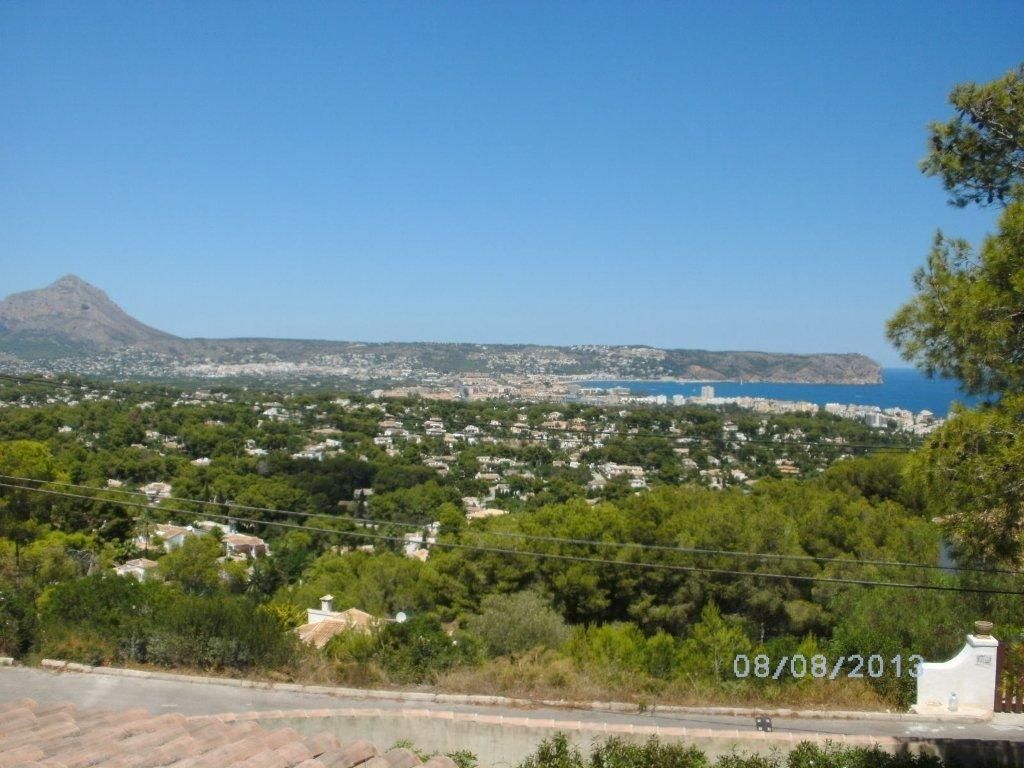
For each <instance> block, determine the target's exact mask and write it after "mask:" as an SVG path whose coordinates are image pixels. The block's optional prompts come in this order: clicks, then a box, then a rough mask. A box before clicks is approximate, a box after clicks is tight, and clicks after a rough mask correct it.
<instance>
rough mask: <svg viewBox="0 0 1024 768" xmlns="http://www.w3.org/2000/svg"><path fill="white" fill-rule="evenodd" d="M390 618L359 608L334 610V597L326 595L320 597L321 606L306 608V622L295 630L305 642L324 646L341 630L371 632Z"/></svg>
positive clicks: (319, 646)
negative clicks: (380, 616)
mask: <svg viewBox="0 0 1024 768" xmlns="http://www.w3.org/2000/svg"><path fill="white" fill-rule="evenodd" d="M387 621H389V619H382V618H379V617H377V616H374V615H372V614H369V613H367V612H366V611H361V610H359V609H358V608H349V609H348V610H347V611H336V610H334V597H333V596H332V595H324V596H323V597H321V598H320V608H319V609H317V608H308V609H306V623H305V624H303V625H302V626H301V627H299V628H298V629H296V630H295V631H296V632H297V633H298V635H299V639H300V640H302V642H304V643H312V644H313V645H315V646H316V647H317V648H323V647H324V646H325V645H327V643H328V642H330V640H331V638H332V637H334V636H335V635H337V634H340V633H341V632H360V633H363V634H369V633H370V632H372V631H373V629H374V628H375V627H379V626H381V625H382V624H384V623H385V622H387Z"/></svg>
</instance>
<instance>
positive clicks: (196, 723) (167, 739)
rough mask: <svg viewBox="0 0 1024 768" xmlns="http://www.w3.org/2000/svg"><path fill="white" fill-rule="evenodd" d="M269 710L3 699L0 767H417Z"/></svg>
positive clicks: (401, 753)
mask: <svg viewBox="0 0 1024 768" xmlns="http://www.w3.org/2000/svg"><path fill="white" fill-rule="evenodd" d="M284 714H287V713H284ZM264 715H265V713H264ZM264 715H259V714H255V713H242V714H240V715H238V716H229V715H225V716H216V717H208V716H204V717H194V718H188V717H185V716H183V715H181V714H177V713H173V714H163V715H154V714H151V713H149V712H146V711H145V710H142V709H135V710H128V711H126V712H116V711H112V710H103V709H81V710H80V709H77V708H76V707H74V706H72V705H70V704H66V703H65V704H56V705H50V706H46V707H40V706H38V705H37V704H36V702H34V701H32V700H31V699H22V700H20V701H14V702H5V703H3V704H0V768H18V767H19V766H29V765H32V766H35V765H39V766H46V768H164V767H166V768H224V767H225V766H232V767H234V768H296V766H299V767H300V768H354V766H365V768H416V767H417V766H419V765H420V760H419V759H418V758H417V757H416V755H415V754H414V753H413V752H411V751H409V750H407V749H393V750H391V751H390V752H388V753H387V754H386V755H381V754H380V752H378V750H377V748H376V747H374V745H373V744H371V743H370V742H368V741H362V740H360V741H352V742H344V743H343V742H341V741H339V740H338V738H337V737H336V736H334V735H332V734H329V733H320V734H317V735H315V736H309V737H306V736H303V735H301V734H300V733H298V732H297V731H296V730H295V729H293V728H279V729H275V730H267V729H265V728H263V727H262V726H260V725H259V723H258V722H257V720H259V719H263V718H264ZM282 716H283V715H282ZM250 717H251V719H249V718H250ZM271 719H273V718H271ZM263 721H264V722H266V720H265V719H264V720H263ZM445 760H447V759H446V758H445ZM431 768H454V764H452V763H451V762H450V761H447V762H433V763H432V764H431Z"/></svg>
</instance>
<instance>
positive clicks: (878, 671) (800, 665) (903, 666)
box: [732, 653, 924, 680]
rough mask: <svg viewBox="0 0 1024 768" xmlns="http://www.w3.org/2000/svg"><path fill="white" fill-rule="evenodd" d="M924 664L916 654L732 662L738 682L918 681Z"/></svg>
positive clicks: (744, 657) (763, 658) (757, 658)
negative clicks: (752, 679) (893, 678)
mask: <svg viewBox="0 0 1024 768" xmlns="http://www.w3.org/2000/svg"><path fill="white" fill-rule="evenodd" d="M923 662H924V657H922V656H921V655H919V654H916V653H915V654H912V655H910V656H907V657H903V656H901V655H900V654H897V655H895V656H893V657H892V658H889V659H887V658H886V657H885V656H883V655H882V654H880V653H873V654H870V655H862V654H859V653H855V654H852V655H850V656H840V657H839V658H838V659H829V658H828V657H827V656H825V655H824V654H820V653H818V654H815V655H814V656H811V657H807V656H804V655H803V654H800V653H797V654H795V655H793V656H783V657H782V658H780V659H773V658H772V657H771V656H769V655H768V654H765V653H759V654H757V655H756V656H753V657H751V656H748V655H747V654H745V653H740V654H737V655H736V656H735V657H734V658H733V660H732V671H733V674H734V675H736V677H738V678H745V677H756V678H761V679H767V678H771V679H772V680H779V679H781V678H783V677H794V678H802V677H807V676H810V677H816V678H818V679H826V678H827V679H828V680H835V679H836V678H837V677H840V676H841V675H843V674H845V675H846V677H874V678H879V677H883V676H884V675H885V674H887V673H888V674H890V675H895V676H896V677H902V676H903V675H904V674H906V675H908V676H910V677H917V676H918V675H919V674H920V666H919V665H920V664H922V663H923Z"/></svg>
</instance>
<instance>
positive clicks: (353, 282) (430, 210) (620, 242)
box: [0, 2, 1021, 368]
mask: <svg viewBox="0 0 1024 768" xmlns="http://www.w3.org/2000/svg"><path fill="white" fill-rule="evenodd" d="M1015 10H1016V9H1014V8H1011V7H1009V6H1008V5H1006V4H1002V3H998V2H988V3H978V4H972V5H971V6H970V7H969V8H968V7H964V6H962V5H960V4H955V3H950V2H941V3H923V2H918V3H907V4H902V5H900V6H897V7H892V6H889V5H885V4H882V3H868V4H861V5H857V6H855V7H853V6H850V7H848V6H843V5H839V4H832V5H824V4H822V5H817V4H806V3H788V4H785V5H781V6H775V7H771V8H769V7H758V6H744V5H740V4H702V5H697V4H694V5H685V6H684V5H650V6H644V5H627V4H621V3H619V4H616V3H587V4H584V3H568V4H565V5H559V6H550V5H547V4H542V3H517V4H490V5H486V6H479V5H475V4H469V3H451V2H442V3H436V4H431V5H429V6H428V5H413V4H397V3H387V2H385V3H380V4H374V5H373V6H365V5H357V4H336V3H320V2H307V3H302V4H299V5H294V6H287V7H283V6H275V5H272V4H264V3H256V4H252V5H247V6H245V7H244V12H242V7H241V6H237V5H229V4H201V3H188V2H183V3H179V4H174V5H166V6H154V5H147V6H131V5H123V4H115V3H102V2H101V3H97V4H89V5H88V6H81V5H76V4H73V3H67V2H57V3H52V4H46V5H30V4H13V3H11V4H4V5H0V30H2V31H3V35H4V40H5V44H4V46H3V47H2V49H0V72H2V75H0V95H2V97H3V98H4V103H5V104H6V105H7V106H8V109H7V115H6V117H7V119H6V120H5V121H3V123H0V153H2V154H0V162H2V163H3V166H4V168H5V173H4V174H3V176H2V177H0V204H2V205H3V208H4V210H5V213H6V215H5V217H4V218H3V220H2V223H0V272H2V274H3V275H4V280H3V284H2V286H0V293H2V294H3V295H8V294H10V293H16V292H19V291H24V290H32V289H37V288H42V287H44V286H45V285H48V284H50V283H52V282H53V281H54V280H56V279H57V278H59V277H60V276H61V275H64V274H66V273H73V274H76V275H78V276H80V277H81V278H83V279H85V280H87V281H88V282H90V283H92V284H94V285H96V286H97V287H99V288H101V289H102V290H104V291H106V292H107V293H108V294H109V295H110V297H111V299H112V300H114V301H115V302H117V303H118V304H119V305H120V306H121V307H122V308H123V309H124V310H125V311H126V312H128V313H129V314H130V315H132V316H134V317H136V318H137V319H139V320H140V321H142V322H144V323H146V324H148V325H152V326H154V327H156V328H159V329H161V330H164V331H167V332H169V333H172V334H175V335H177V336H182V337H207V338H230V337H236V338H238V337H272V338H296V339H316V338H319V339H330V340H347V341H366V342H376V341H386V340H398V341H417V340H419V341H433V342H452V343H456V342H466V343H483V344H556V345H559V346H568V345H574V344H612V345H619V344H643V345H649V346H654V347H662V348H677V349H708V350H729V351H743V350H756V351H765V352H792V353H822V352H830V353H843V352H859V353H862V354H865V355H868V356H869V357H871V358H873V359H875V360H876V361H878V362H879V363H880V364H881V365H882V366H883V367H885V368H906V367H909V366H907V364H906V363H905V362H903V361H901V360H900V359H899V357H898V355H897V354H896V353H895V351H894V350H893V349H892V348H891V347H890V346H889V345H888V343H887V342H886V341H885V338H884V323H885V321H886V319H887V318H888V317H890V316H891V315H892V314H893V313H894V312H895V311H896V309H897V308H898V307H899V305H900V304H901V303H903V302H904V301H905V300H906V299H907V298H909V297H910V295H911V292H912V282H911V280H912V275H913V272H914V270H915V269H916V268H917V267H918V266H920V265H921V264H923V262H924V260H925V256H926V254H927V252H928V248H929V246H930V244H931V241H932V238H933V236H934V233H935V231H936V229H939V228H941V229H942V230H943V231H944V232H946V233H947V234H949V235H953V236H962V237H965V238H967V239H969V240H971V241H972V242H974V243H977V242H978V241H979V240H980V238H981V237H982V236H983V234H984V233H985V232H986V231H990V230H991V229H992V228H993V221H994V217H995V212H994V211H991V210H989V211H984V210H972V209H964V210H960V209H954V208H952V207H951V206H949V205H948V204H947V203H946V196H945V194H944V192H943V191H942V189H941V186H940V184H939V183H938V181H936V180H934V179H929V178H926V177H924V176H922V175H921V173H920V172H919V171H918V169H917V167H916V163H917V161H918V160H919V159H920V158H921V157H922V156H923V154H924V152H925V138H926V125H927V123H928V122H930V121H934V120H944V119H948V117H949V116H950V115H951V112H950V108H949V106H948V104H947V103H946V96H947V94H948V92H949V90H950V89H951V88H952V87H953V85H954V84H956V83H957V82H961V81H965V80H976V81H985V80H990V79H992V78H994V77H997V76H999V75H1002V74H1004V73H1005V72H1006V71H1008V70H1009V69H1011V68H1013V67H1014V66H1016V65H1017V64H1019V63H1020V61H1021V49H1020V35H1019V32H1017V33H1015V32H1014V31H1013V30H1015V29H1019V18H1018V13H1016V12H1015ZM976 39H984V41H985V45H984V46H976V47H973V48H972V47H969V46H967V45H965V44H964V41H965V40H976Z"/></svg>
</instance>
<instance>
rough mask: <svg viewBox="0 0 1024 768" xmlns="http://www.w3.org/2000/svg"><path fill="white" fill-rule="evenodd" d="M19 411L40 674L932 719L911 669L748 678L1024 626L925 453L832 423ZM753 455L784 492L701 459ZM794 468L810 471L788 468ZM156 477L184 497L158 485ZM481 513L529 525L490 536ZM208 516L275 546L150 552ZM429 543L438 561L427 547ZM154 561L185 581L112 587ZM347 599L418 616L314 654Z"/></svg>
mask: <svg viewBox="0 0 1024 768" xmlns="http://www.w3.org/2000/svg"><path fill="white" fill-rule="evenodd" d="M0 402H3V403H4V407H3V408H0V475H2V476H3V477H2V478H0V535H2V536H3V538H2V539H0V597H2V600H0V627H2V630H3V631H2V633H0V651H2V652H5V653H8V654H12V655H16V656H20V657H27V658H36V657H47V656H49V657H60V658H66V659H73V660H80V661H86V662H90V663H117V664H126V663H129V664H158V665H164V666H170V667H175V668H205V669H212V670H223V671H234V672H240V671H245V672H248V673H262V674H276V675H286V676H288V677H289V678H295V679H320V680H325V679H326V680H332V681H339V682H345V683H350V684H365V685H388V684H394V685H414V684H415V685H418V684H431V685H436V686H441V687H447V688H453V689H459V690H469V691H473V690H480V691H489V692H493V691H495V690H501V691H505V692H508V693H515V694H518V695H528V696H545V697H555V698H562V697H564V698H573V697H581V698H582V697H586V698H594V697H599V696H608V697H611V696H614V697H619V698H629V699H632V700H636V701H639V702H651V703H653V702H656V701H679V702H687V701H719V702H738V701H747V702H750V701H774V702H792V703H799V702H807V703H813V702H831V703H836V704H843V705H849V706H880V705H882V704H883V703H884V704H887V705H892V704H897V703H898V704H905V703H906V702H907V700H908V697H910V696H911V692H912V691H913V678H912V677H911V676H910V675H909V673H908V670H907V669H906V668H904V669H903V670H902V671H901V674H899V675H897V674H895V670H894V669H892V665H891V664H890V670H889V671H888V672H887V673H886V674H885V675H883V676H881V677H878V678H872V677H870V676H868V675H863V676H862V677H860V678H852V679H851V678H850V677H848V676H847V673H846V671H843V672H842V673H841V674H839V675H838V676H837V677H836V679H834V680H829V679H827V678H826V679H815V678H814V676H812V675H811V674H809V673H808V674H803V675H801V676H800V677H794V675H792V674H789V673H788V672H787V673H786V674H781V675H779V677H778V679H774V680H773V679H771V678H770V677H769V678H768V679H759V678H758V677H757V676H755V675H752V674H748V675H746V676H745V677H743V678H738V677H737V671H738V669H739V668H738V667H737V666H736V663H735V659H736V656H737V655H738V654H742V655H744V656H746V657H748V658H750V659H753V658H755V657H756V656H757V655H758V654H764V655H766V656H767V657H769V658H772V659H781V658H782V657H783V656H789V657H792V656H794V655H796V654H800V655H802V656H803V657H805V658H806V659H808V660H810V659H811V658H812V657H815V656H824V657H826V658H828V659H838V658H839V657H841V656H847V657H848V656H850V655H853V654H859V655H862V656H864V657H865V658H867V657H868V656H870V655H873V654H879V655H881V656H882V657H884V658H885V659H886V660H887V661H888V660H890V659H892V658H893V657H896V656H901V657H902V658H903V659H906V658H909V657H910V656H911V655H913V654H919V655H921V656H923V657H924V658H926V659H929V660H930V659H937V658H943V657H945V656H946V655H948V654H950V653H951V652H953V651H955V650H956V649H957V648H958V647H959V646H960V645H961V643H962V640H963V636H964V633H965V631H966V630H968V629H969V628H970V626H971V622H972V621H973V620H974V619H977V618H982V617H984V618H989V619H992V620H994V621H996V622H997V626H999V627H1000V628H1001V629H1002V630H1003V631H1004V632H1013V633H1016V632H1017V631H1019V629H1022V628H1024V627H1020V628H1019V627H1016V626H1014V622H1019V618H1018V617H1019V616H1020V615H1021V613H1020V607H1021V605H1022V603H1021V601H1020V599H1019V598H1018V597H1013V596H1007V595H991V594H978V593H971V592H963V591H955V590H958V589H964V588H966V589H971V588H981V589H998V588H1000V587H1003V588H1006V587H1010V588H1013V587H1014V586H1015V585H1019V583H1020V582H1019V579H1016V577H1014V576H1011V575H1002V576H992V575H985V576H984V577H982V576H981V575H980V574H978V573H975V572H972V571H950V570H948V569H940V568H938V567H936V566H937V565H938V564H939V562H940V559H939V558H940V548H941V546H942V538H941V537H942V533H941V529H940V527H939V526H937V525H936V524H935V523H934V522H933V521H932V519H931V518H932V515H931V512H930V511H929V510H930V505H929V503H928V500H927V499H926V497H925V494H924V492H923V491H922V489H921V488H919V487H918V485H917V484H916V483H914V482H913V481H912V478H911V476H910V475H908V473H907V471H906V467H907V464H908V454H907V452H906V451H907V449H908V448H909V447H910V446H911V445H912V444H911V443H908V439H907V438H905V437H903V436H901V435H900V434H899V433H895V432H888V431H878V430H869V429H868V428H867V427H865V426H864V425H862V424H860V423H858V422H854V421H849V420H842V419H837V418H834V417H829V416H827V415H823V414H822V415H813V416H812V415H787V416H774V417H763V416H760V415H756V416H755V415H753V414H750V413H745V412H742V411H738V410H735V409H731V410H730V409H716V408H699V407H683V408H659V409H650V408H648V409H643V408H638V409H630V410H624V411H615V412H608V411H605V410H602V409H599V408H583V407H581V406H571V405H568V406H559V413H557V414H553V413H552V410H553V409H552V406H551V405H530V404H515V403H511V404H510V403H484V404H479V403H475V404H469V403H467V404H462V403H436V402H428V401H420V400H397V401H374V400H368V399H361V398H358V397H355V396H341V395H337V394H326V393H317V394H315V395H314V394H309V395H287V396H286V395H281V394H272V393H261V392H252V391H241V390H238V391H231V390H226V391H220V392H199V393H196V392H181V391H172V390H163V389H160V390H154V389H152V388H149V389H139V388H132V387H117V388H113V389H111V388H109V387H107V386H100V385H95V384H91V383H88V382H81V381H73V382H67V381H65V382H64V383H60V384H59V385H56V386H55V385H54V384H53V383H47V382H34V381H13V380H12V381H6V382H4V383H2V384H0ZM553 423H554V424H563V423H565V424H568V425H570V427H569V428H565V429H562V428H561V427H558V426H555V427H553V426H551V424H553ZM396 424H400V425H401V427H396V426H395V425H396ZM438 424H444V425H445V426H444V428H443V429H441V428H439V427H438ZM544 424H548V427H544ZM468 425H481V428H480V429H478V430H476V431H474V430H468V429H467V427H468ZM396 430H397V431H396ZM388 431H390V432H391V433H392V434H391V435H390V436H388V437H387V439H384V433H386V432H388ZM467 431H468V432H469V434H470V435H473V436H472V437H471V436H468V435H467V434H466V432H467ZM438 432H441V433H442V434H437V433H438ZM431 433H434V434H431ZM737 433H739V434H740V435H749V437H748V438H747V439H746V440H739V439H738V438H737ZM452 435H461V436H460V437H455V438H453V437H452ZM325 440H329V441H330V442H329V444H326V445H325V444H324V442H323V441H325ZM314 441H321V442H320V443H319V444H317V445H315V446H314V447H316V448H317V449H318V450H317V451H315V452H313V453H310V446H311V443H312V442H314ZM681 446H682V448H683V450H679V449H680V447H681ZM725 457H733V458H735V460H736V463H737V464H739V463H740V462H741V461H742V462H744V464H743V466H745V467H746V468H747V469H748V470H749V472H750V474H754V473H755V472H756V468H757V467H760V468H762V469H763V472H762V473H761V476H760V477H759V478H757V479H751V480H749V481H748V482H742V483H740V482H736V483H731V484H730V483H727V484H725V485H724V487H722V488H712V487H708V485H707V483H706V482H704V483H702V480H706V477H707V476H706V475H701V468H706V467H711V466H715V462H716V461H717V462H722V461H723V460H724V459H725ZM683 459H689V461H690V462H692V463H693V464H695V465H696V466H697V469H696V470H694V469H692V467H691V468H690V469H687V468H686V467H685V466H684V465H683V463H682V461H683ZM780 459H781V460H783V461H786V462H789V463H791V464H792V465H794V466H797V467H802V468H803V469H802V470H801V471H800V474H799V475H797V476H793V477H785V478H784V477H781V476H780V475H779V473H778V472H777V471H775V470H776V469H777V466H778V465H777V463H776V462H777V461H779V460H780ZM712 460H713V461H712ZM608 465H612V466H630V467H635V468H637V469H635V470H634V472H637V471H642V472H643V479H644V483H643V486H642V487H639V488H638V487H636V486H635V485H630V484H629V483H628V482H626V479H627V475H623V476H616V477H613V478H611V480H610V481H608V482H606V483H604V484H600V485H598V486H595V485H594V484H593V475H594V472H595V469H594V468H595V467H607V466H608ZM442 470H443V471H442ZM605 471H609V470H607V469H605ZM705 471H706V470H705ZM628 477H629V478H633V477H635V474H634V475H628ZM30 481H33V482H30ZM153 482H160V483H167V484H168V485H169V486H170V489H171V490H170V495H169V496H168V497H167V498H159V499H154V498H153V497H151V496H146V495H145V494H143V493H141V492H140V489H141V488H143V487H144V486H146V485H147V484H149V483H153ZM499 486H500V487H499ZM467 499H487V501H486V504H487V506H488V507H491V508H493V509H494V510H496V511H501V512H504V513H506V514H498V515H496V516H493V517H484V518H483V519H470V518H468V517H467V515H466V510H467V508H470V507H472V506H473V505H474V504H475V503H476V502H475V501H467ZM480 503H481V504H483V503H484V502H483V501H481V502H480ZM467 505H468V506H467ZM202 520H206V521H215V522H219V523H223V524H225V526H227V525H231V526H232V527H233V528H234V529H237V530H238V531H239V532H243V533H248V534H254V535H258V536H260V537H262V538H263V539H265V540H266V542H267V543H268V544H269V548H270V552H271V554H270V555H269V556H267V557H262V558H257V559H254V560H248V561H247V560H245V559H228V558H225V557H224V549H223V546H222V544H221V542H220V540H219V539H220V536H221V534H220V533H219V532H217V531H216V530H215V531H214V533H213V534H210V535H203V536H190V537H188V538H186V539H185V544H184V546H182V547H181V548H179V549H175V550H174V551H171V552H164V549H163V547H161V546H160V542H159V540H158V539H154V540H151V541H148V542H146V543H145V545H140V543H139V541H138V539H137V536H138V535H139V534H144V533H146V532H147V531H149V530H151V529H152V528H153V526H154V525H156V524H158V523H167V522H173V523H179V524H182V525H189V524H195V523H198V522H199V521H202ZM433 523H437V524H438V525H437V526H436V527H430V526H431V524H433ZM418 538H424V539H425V543H424V545H423V546H422V548H424V549H426V550H427V552H426V553H425V554H426V557H425V559H420V558H413V557H409V556H408V552H407V551H406V550H407V549H408V548H409V544H410V540H415V539H418ZM413 546H417V545H416V544H415V543H414V544H413ZM139 556H146V557H148V558H151V559H153V560H155V561H156V562H157V563H158V566H157V568H156V569H155V571H156V573H157V574H158V576H159V578H156V579H147V580H146V581H145V582H144V583H139V582H137V581H136V580H134V579H132V578H125V577H120V576H116V575H114V574H113V570H112V568H113V566H114V565H116V564H118V563H121V562H124V561H126V560H128V559H130V558H135V557H139ZM906 563H912V564H921V565H927V566H931V567H925V568H920V567H907V566H906V565H905V564H906ZM854 582H869V583H870V582H881V583H899V584H903V585H916V586H917V587H925V586H928V587H940V588H943V589H927V590H926V589H922V588H908V587H907V586H903V587H896V586H872V585H870V584H862V583H854ZM947 589H948V590H949V591H946V590H947ZM328 593H330V594H332V595H333V596H334V598H335V606H336V607H337V608H339V609H342V610H343V609H347V608H349V607H355V608H359V609H361V610H364V611H367V612H369V613H371V614H373V615H374V616H377V617H380V618H382V619H392V618H394V617H395V616H396V615H397V614H398V613H399V612H404V613H405V614H406V615H407V616H409V617H410V619H409V621H407V622H405V623H396V622H392V621H388V622H386V623H384V624H383V625H382V626H381V627H380V628H379V629H378V630H376V631H375V632H373V633H371V634H369V635H364V634H358V633H347V634H343V635H339V636H338V637H336V638H334V639H333V640H332V641H331V642H330V643H329V644H328V645H327V646H326V648H324V649H323V650H322V651H321V650H315V649H313V648H311V647H307V646H304V645H302V644H301V643H299V642H298V640H297V638H296V636H295V634H294V632H292V631H290V630H292V629H294V628H295V627H296V626H298V625H299V624H302V623H304V622H305V609H307V608H313V607H316V606H317V605H318V600H319V598H320V596H321V595H324V594H328Z"/></svg>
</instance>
